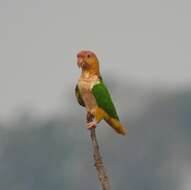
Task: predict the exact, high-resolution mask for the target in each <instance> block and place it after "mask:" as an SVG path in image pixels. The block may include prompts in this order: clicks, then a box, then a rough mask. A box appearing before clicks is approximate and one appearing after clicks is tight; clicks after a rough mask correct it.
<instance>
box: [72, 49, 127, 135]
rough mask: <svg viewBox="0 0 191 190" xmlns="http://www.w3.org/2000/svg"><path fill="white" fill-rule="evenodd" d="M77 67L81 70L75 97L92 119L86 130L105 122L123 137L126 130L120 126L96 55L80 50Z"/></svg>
mask: <svg viewBox="0 0 191 190" xmlns="http://www.w3.org/2000/svg"><path fill="white" fill-rule="evenodd" d="M77 66H78V67H79V68H80V69H81V75H80V77H79V79H78V82H77V84H76V88H75V96H76V99H77V101H78V103H79V104H80V105H81V106H83V107H85V109H86V111H87V112H89V113H90V114H91V115H92V116H93V118H94V119H93V121H91V122H87V124H86V127H87V129H91V128H93V127H96V126H97V124H98V123H99V122H100V121H102V120H105V121H106V123H107V124H109V126H111V127H112V128H113V129H114V130H115V131H116V132H117V133H118V134H121V135H125V134H126V132H127V129H126V128H125V127H123V125H122V124H121V122H120V120H119V116H118V114H117V111H116V108H115V105H114V103H113V101H112V98H111V95H110V93H109V91H108V89H107V87H106V85H105V84H104V82H103V79H102V76H101V74H100V67H99V60H98V58H97V56H96V54H95V53H94V52H92V51H89V50H81V51H80V52H79V53H78V54H77Z"/></svg>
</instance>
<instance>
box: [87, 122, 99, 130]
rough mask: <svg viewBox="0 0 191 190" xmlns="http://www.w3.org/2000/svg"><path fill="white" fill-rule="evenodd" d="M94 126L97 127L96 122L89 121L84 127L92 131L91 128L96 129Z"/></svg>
mask: <svg viewBox="0 0 191 190" xmlns="http://www.w3.org/2000/svg"><path fill="white" fill-rule="evenodd" d="M96 125H97V123H96V121H91V122H89V123H87V124H86V127H87V129H92V128H96Z"/></svg>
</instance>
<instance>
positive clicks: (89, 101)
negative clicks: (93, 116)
mask: <svg viewBox="0 0 191 190" xmlns="http://www.w3.org/2000/svg"><path fill="white" fill-rule="evenodd" d="M98 80H99V79H98V77H97V76H96V77H91V78H88V79H86V78H83V77H80V79H79V81H78V87H79V90H80V94H81V96H82V99H83V101H84V103H85V106H86V109H87V111H89V112H91V113H92V112H94V111H95V109H96V107H97V103H96V99H95V97H94V95H93V94H92V92H91V88H92V86H93V85H94V84H96V83H97V82H98Z"/></svg>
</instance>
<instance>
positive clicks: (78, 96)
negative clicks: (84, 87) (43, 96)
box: [75, 85, 85, 107]
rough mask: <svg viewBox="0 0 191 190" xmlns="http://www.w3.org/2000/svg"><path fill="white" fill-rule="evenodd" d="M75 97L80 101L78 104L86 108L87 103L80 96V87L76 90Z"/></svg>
mask: <svg viewBox="0 0 191 190" xmlns="http://www.w3.org/2000/svg"><path fill="white" fill-rule="evenodd" d="M75 95H76V99H77V101H78V103H79V104H80V105H81V106H84V107H85V103H84V101H83V99H82V96H81V94H80V90H79V88H78V85H76V88H75Z"/></svg>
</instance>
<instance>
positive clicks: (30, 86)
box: [0, 0, 191, 118]
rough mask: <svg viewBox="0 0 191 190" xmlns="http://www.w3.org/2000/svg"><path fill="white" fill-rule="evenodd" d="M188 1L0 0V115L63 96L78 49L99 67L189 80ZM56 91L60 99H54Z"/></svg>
mask: <svg viewBox="0 0 191 190" xmlns="http://www.w3.org/2000/svg"><path fill="white" fill-rule="evenodd" d="M190 6H191V2H190V1H186V0H182V1H177V0H176V1H174V0H173V1H172V0H155V1H152V0H145V1H142V0H137V1H125V0H124V1H111V0H110V1H109V0H108V1H102V0H96V1H91V0H78V1H74V0H68V1H66V0H65V1H64V0H63V1H58V0H55V1H50V0H28V1H26V0H14V1H13V0H0V23H1V30H0V42H1V43H0V52H1V54H0V68H1V69H0V118H1V117H4V116H8V115H9V114H10V113H13V112H15V111H16V110H17V109H18V108H20V107H25V106H26V107H32V108H34V109H36V110H41V112H42V113H47V112H52V111H53V110H54V109H57V107H59V104H60V102H63V104H64V103H65V102H66V101H67V100H65V99H64V96H63V94H64V95H66V94H67V91H68V89H69V87H72V86H74V84H75V81H76V80H77V78H78V75H79V70H78V68H77V67H76V64H75V61H76V60H75V55H76V53H77V52H78V51H79V50H80V49H91V50H93V51H95V52H96V53H97V54H98V57H99V58H100V61H101V62H102V66H101V67H102V70H103V73H105V75H107V76H108V75H113V74H114V76H115V77H116V79H117V78H118V76H120V77H121V78H122V79H123V80H128V79H130V80H135V81H138V82H139V81H140V82H144V83H145V84H151V83H152V84H153V85H157V84H160V85H161V84H162V85H169V86H175V87H177V88H178V87H184V86H190V83H191V54H190V52H191V35H190V34H191V25H190V20H191V12H190ZM61 98H63V100H61Z"/></svg>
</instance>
